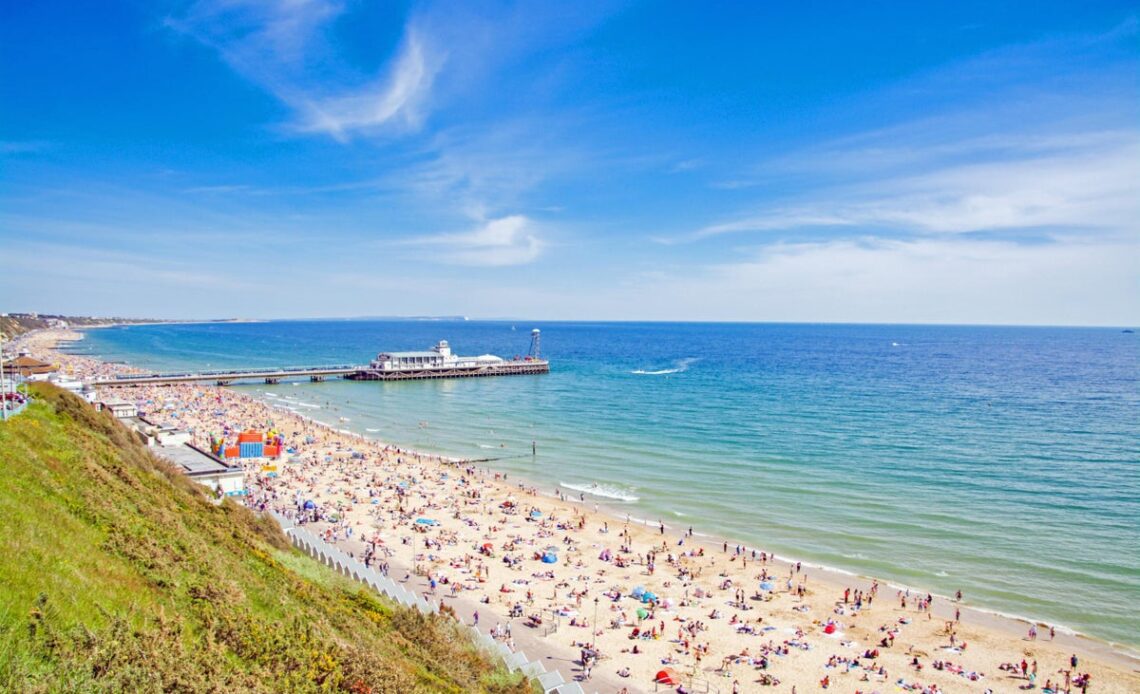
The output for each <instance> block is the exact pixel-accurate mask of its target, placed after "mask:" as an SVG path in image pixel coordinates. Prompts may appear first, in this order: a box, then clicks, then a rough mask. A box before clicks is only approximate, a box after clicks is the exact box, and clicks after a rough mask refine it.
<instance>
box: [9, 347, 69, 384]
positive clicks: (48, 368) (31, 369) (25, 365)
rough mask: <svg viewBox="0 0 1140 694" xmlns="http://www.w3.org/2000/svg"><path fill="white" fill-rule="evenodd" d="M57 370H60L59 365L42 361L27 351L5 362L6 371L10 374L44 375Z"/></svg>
mask: <svg viewBox="0 0 1140 694" xmlns="http://www.w3.org/2000/svg"><path fill="white" fill-rule="evenodd" d="M56 371H59V367H58V366H55V365H54V364H48V363H47V362H43V361H40V360H39V359H36V358H35V357H32V356H30V355H28V354H26V353H25V354H20V355H19V356H18V357H16V358H14V359H9V360H7V361H5V362H4V373H6V374H9V375H11V374H18V375H20V376H23V377H24V378H28V377H30V376H42V375H44V374H50V373H55V372H56Z"/></svg>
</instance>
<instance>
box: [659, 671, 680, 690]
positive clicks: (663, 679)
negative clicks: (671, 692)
mask: <svg viewBox="0 0 1140 694" xmlns="http://www.w3.org/2000/svg"><path fill="white" fill-rule="evenodd" d="M653 681H654V682H655V683H657V684H664V685H668V686H670V687H678V686H680V685H681V676H680V675H678V674H677V671H676V670H674V669H673V668H671V667H666V668H661V669H660V670H658V671H657V674H656V675H655V676H654V677H653Z"/></svg>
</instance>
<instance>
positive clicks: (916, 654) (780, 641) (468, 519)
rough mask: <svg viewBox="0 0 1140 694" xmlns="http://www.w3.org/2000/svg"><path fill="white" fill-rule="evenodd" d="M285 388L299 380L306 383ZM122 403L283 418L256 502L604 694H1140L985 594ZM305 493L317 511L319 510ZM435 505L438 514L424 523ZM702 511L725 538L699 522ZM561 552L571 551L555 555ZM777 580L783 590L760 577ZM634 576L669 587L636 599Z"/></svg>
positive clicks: (1125, 677) (34, 347)
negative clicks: (808, 559) (901, 584)
mask: <svg viewBox="0 0 1140 694" xmlns="http://www.w3.org/2000/svg"><path fill="white" fill-rule="evenodd" d="M69 337H74V335H68V334H67V333H66V332H63V331H42V332H39V333H35V334H32V335H30V336H26V337H25V338H23V339H22V340H21V341H20V343H21V346H22V347H23V348H25V349H28V350H29V351H30V352H31V353H32V354H33V356H36V357H37V358H40V359H44V360H45V361H52V362H55V363H60V364H62V365H64V367H65V369H66V370H68V371H69V372H71V373H72V374H74V375H75V376H77V377H80V378H84V377H91V376H94V375H96V374H102V375H105V374H109V373H114V372H120V371H123V370H125V369H126V367H123V366H119V365H107V364H101V363H99V362H96V361H94V360H91V359H87V358H82V357H77V356H74V355H66V354H61V353H59V352H58V351H55V350H54V349H53V347H54V346H55V344H56V343H57V341H58V340H60V339H67V338H69ZM361 387H368V384H361ZM275 388H276V389H277V392H280V393H281V394H282V395H286V394H288V393H289V391H288V385H287V384H285V385H281V386H276V387H275ZM108 395H111V393H108ZM113 397H117V398H125V399H127V400H133V401H136V402H137V403H138V404H139V405H140V407H141V409H142V410H143V411H144V412H146V413H147V416H148V418H149V419H152V420H156V421H157V422H159V423H162V424H174V425H176V426H179V427H182V428H189V429H190V430H191V431H192V433H193V437H194V440H195V442H196V443H198V444H199V445H203V446H204V445H205V444H206V442H207V440H208V438H209V436H210V434H211V433H214V434H220V433H222V432H223V429H225V430H227V431H229V432H231V434H230V440H231V441H232V440H233V438H234V436H233V433H234V432H237V431H240V430H243V429H246V428H257V429H261V430H264V429H265V428H266V427H268V426H270V425H272V426H273V427H274V428H275V429H277V430H278V431H280V432H282V433H284V435H285V439H286V445H287V446H290V447H292V448H293V450H294V453H292V454H287V455H285V456H283V457H282V459H281V460H280V461H277V463H276V467H277V476H276V477H270V476H269V475H268V473H266V472H264V471H263V470H262V466H263V465H264V464H266V463H267V461H264V460H254V461H244V462H245V471H246V484H247V489H248V490H249V492H250V494H249V496H248V497H247V498H246V502H247V503H248V504H249V505H250V506H252V507H254V508H257V509H261V510H264V509H273V510H275V511H277V512H279V513H283V514H285V515H287V516H289V517H290V518H293V519H294V520H295V521H297V522H303V523H306V527H308V529H309V530H310V531H313V532H315V533H318V534H320V535H321V536H322V537H324V538H325V539H326V540H328V541H330V542H333V543H335V544H337V545H338V546H340V547H341V548H342V549H344V550H345V551H349V552H351V553H353V555H354V556H356V557H357V558H360V559H363V560H366V561H367V562H368V563H370V564H371V565H372V566H374V567H380V568H385V569H387V571H388V572H389V575H390V576H392V577H393V578H396V579H397V580H405V581H406V582H407V584H408V585H409V587H411V588H414V589H415V590H417V591H419V592H420V593H421V594H423V595H424V596H425V597H427V598H428V599H431V600H435V601H440V602H442V603H443V604H445V605H449V606H452V607H454V608H455V610H456V614H457V617H458V618H460V619H462V620H463V621H465V622H466V623H471V622H472V621H474V619H475V613H476V612H477V613H478V625H479V627H480V629H482V630H484V631H488V632H495V633H497V634H498V635H499V637H500V638H501V639H502V640H503V641H504V642H506V643H508V645H511V646H512V647H516V646H517V647H523V648H524V649H525V650H526V652H527V654H528V656H530V658H531V659H532V660H536V659H542V656H543V655H544V654H545V655H547V656H549V659H548V660H547V661H546V665H547V668H548V669H553V668H552V663H554V664H559V663H560V664H561V668H562V669H563V671H564V672H567V673H570V674H572V675H574V676H578V677H582V676H584V675H585V672H584V668H583V666H582V664H581V663H580V662H573V663H572V662H569V661H571V660H578V659H579V653H580V651H581V649H582V648H584V647H587V646H593V648H594V650H596V651H597V653H598V654H599V659H598V660H597V661H596V662H593V663H592V666H591V668H590V670H591V672H590V675H591V679H590V680H589V681H584V682H583V686H584V688H585V689H587V690H588V691H595V690H596V691H604V692H612V691H619V690H620V689H621V688H623V687H624V688H626V689H627V690H628V691H630V692H634V691H654V683H653V678H654V675H655V674H656V673H657V672H658V671H660V670H662V669H663V668H666V667H669V668H673V670H674V671H675V672H676V673H677V674H678V676H679V677H680V679H681V681H682V682H683V684H684V686H685V687H686V688H687V689H688V690H690V691H719V692H732V691H734V687H735V688H737V690H738V691H741V692H748V691H785V692H788V691H798V692H810V691H818V690H820V689H822V688H824V686H825V684H826V685H827V688H829V689H836V690H839V691H848V692H851V691H855V692H888V691H890V692H895V691H900V690H910V691H916V692H943V691H945V692H958V691H963V692H965V691H972V692H984V691H987V690H992V691H995V692H1001V691H1009V692H1012V691H1019V690H1023V689H1026V688H1027V687H1028V685H1029V684H1030V679H1031V678H1030V676H1031V675H1032V673H1034V672H1035V673H1036V676H1035V677H1033V678H1032V679H1033V682H1034V684H1035V687H1036V688H1037V689H1042V688H1044V687H1045V685H1046V684H1047V683H1050V684H1052V685H1053V686H1054V687H1055V688H1056V687H1060V691H1071V692H1076V691H1081V689H1080V688H1079V687H1078V686H1076V685H1074V684H1069V685H1068V686H1067V687H1066V680H1072V679H1073V678H1075V677H1077V676H1078V675H1082V676H1084V675H1087V676H1088V677H1089V679H1090V681H1091V684H1090V686H1089V687H1088V691H1093V692H1137V691H1140V674H1138V670H1137V668H1138V667H1140V661H1137V660H1136V659H1135V658H1134V657H1133V656H1132V654H1130V653H1127V652H1125V651H1122V650H1117V649H1114V648H1112V647H1110V646H1109V645H1108V644H1106V643H1103V642H1101V641H1098V640H1095V639H1092V638H1087V637H1083V636H1079V635H1074V634H1068V633H1061V632H1057V633H1056V634H1055V635H1051V634H1050V629H1049V626H1048V625H1044V624H1041V625H1037V626H1036V629H1037V636H1036V639H1035V640H1031V639H1030V636H1029V633H1028V632H1029V629H1030V625H1029V624H1028V623H1027V622H1023V621H1020V620H1016V619H1010V618H1006V617H1002V616H999V615H995V614H992V613H989V612H985V611H983V610H978V609H974V608H971V607H969V606H968V604H967V603H968V602H969V596H965V599H964V601H963V602H957V601H955V600H953V599H950V598H942V597H933V600H932V605H931V606H929V607H927V606H926V605H925V604H924V603H925V598H926V597H927V596H926V594H925V593H920V592H916V591H914V590H909V591H904V590H899V589H896V588H894V587H891V586H888V585H887V584H886V583H885V582H882V581H875V580H873V579H870V578H866V577H858V576H852V575H847V574H844V573H841V572H836V571H828V570H825V569H823V568H821V567H810V566H806V565H802V566H797V565H794V564H790V563H788V562H785V561H782V560H779V559H776V558H774V557H772V556H771V555H770V554H767V553H766V552H765V551H764V549H763V548H761V547H752V546H747V547H745V546H743V545H740V546H739V549H738V543H735V542H732V541H730V540H727V539H723V540H722V539H715V540H713V539H710V538H707V537H700V536H699V535H690V534H689V528H688V526H685V527H680V526H676V525H673V524H667V525H666V526H664V528H663V529H662V526H659V525H658V524H657V522H653V521H651V522H649V523H648V524H638V523H636V522H632V521H630V520H627V517H626V516H625V515H624V514H623V513H621V512H620V510H615V509H602V508H599V507H597V506H596V505H595V504H594V502H593V501H592V500H589V498H588V497H587V498H586V499H580V498H570V497H561V496H560V495H559V494H558V491H557V490H546V489H542V490H540V489H538V488H536V487H535V486H533V485H532V484H530V483H528V482H526V481H525V480H519V479H515V478H514V477H511V478H509V479H508V478H507V477H506V476H505V475H502V474H499V473H496V472H494V471H493V470H488V469H485V468H480V467H476V466H474V465H471V464H466V463H463V462H459V461H449V460H444V459H441V458H440V457H438V456H432V455H427V454H422V453H417V452H414V451H408V450H402V449H400V448H399V447H397V446H395V445H392V444H386V443H384V442H382V441H377V440H369V439H365V438H363V437H361V436H359V435H355V434H350V433H347V432H342V431H338V430H335V429H333V428H331V427H328V426H324V425H321V424H319V423H317V422H315V421H313V420H311V419H308V418H306V417H304V416H302V415H301V414H298V413H295V412H291V411H288V410H286V409H282V408H280V407H271V406H269V405H267V404H265V403H263V402H261V401H258V400H255V399H254V398H252V397H250V396H248V395H245V394H242V393H238V392H234V391H232V390H228V389H225V388H219V387H215V386H207V385H178V386H142V387H134V388H130V389H127V388H119V389H115V390H114V391H113ZM385 435H386V436H387V437H388V438H389V439H391V440H393V441H398V440H399V438H400V432H399V431H391V432H385ZM545 492H552V493H545ZM306 501H312V502H314V503H315V504H316V505H317V509H316V510H310V511H306V510H304V509H303V506H304V503H305V502H306ZM421 518H426V519H430V520H432V521H435V523H436V524H434V525H427V524H424V523H422V522H421V523H419V524H417V523H416V520H417V519H421ZM693 525H694V528H693V529H694V530H696V531H697V533H712V534H715V532H716V528H709V527H702V526H701V525H700V522H699V519H694V524H693ZM548 548H549V550H550V551H549V552H548ZM546 553H552V554H554V555H555V556H556V557H557V561H556V563H552V564H551V563H544V562H543V561H542V560H541V557H542V555H543V554H546ZM762 581H763V582H765V583H766V584H769V585H770V589H769V590H760V589H759V586H760V584H761V582H762ZM635 588H642V589H644V590H646V591H649V592H652V593H653V594H655V595H656V597H657V600H656V601H649V602H643V601H641V600H638V599H636V598H635V597H633V596H632V595H631V593H633V592H634V591H635ZM512 611H513V612H514V615H515V616H514V617H512V616H511V615H512ZM639 611H642V612H643V613H644V615H645V616H644V617H642V616H639ZM520 615H521V616H520ZM595 615H596V616H595ZM956 615H957V617H956ZM539 620H541V623H540V624H539V623H537V622H538V621H539ZM508 625H509V635H508V633H507V632H508ZM635 633H637V634H638V637H637V638H635V637H634V634H635ZM884 644H885V645H884ZM635 651H636V652H635ZM1074 656H1075V657H1076V659H1077V665H1076V667H1073V666H1072V665H1071V664H1070V661H1071V658H1073V657H1074ZM1023 661H1024V667H1025V673H1026V674H1023V672H1022V665H1023ZM627 674H628V676H626V675H627ZM673 689H675V687H661V688H660V689H659V690H662V691H670V690H673Z"/></svg>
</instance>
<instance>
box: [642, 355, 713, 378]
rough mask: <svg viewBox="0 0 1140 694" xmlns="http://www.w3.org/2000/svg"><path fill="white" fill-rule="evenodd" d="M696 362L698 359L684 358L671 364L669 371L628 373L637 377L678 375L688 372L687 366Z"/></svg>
mask: <svg viewBox="0 0 1140 694" xmlns="http://www.w3.org/2000/svg"><path fill="white" fill-rule="evenodd" d="M698 360H699V357H685V358H684V359H678V360H677V361H675V362H673V368H671V369H660V370H658V371H646V370H644V369H635V370H633V371H630V373H631V374H634V375H637V376H667V375H669V374H680V373H685V372H686V371H688V370H689V366H690V365H692V364H693V362H695V361H698Z"/></svg>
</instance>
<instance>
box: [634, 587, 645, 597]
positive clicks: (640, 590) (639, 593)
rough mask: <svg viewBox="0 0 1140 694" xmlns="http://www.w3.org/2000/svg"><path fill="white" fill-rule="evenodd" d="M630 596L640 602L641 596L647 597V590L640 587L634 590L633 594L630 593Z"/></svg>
mask: <svg viewBox="0 0 1140 694" xmlns="http://www.w3.org/2000/svg"><path fill="white" fill-rule="evenodd" d="M630 595H632V596H633V597H635V598H637V599H638V600H640V599H641V596H642V595H645V588H642V587H641V586H638V587H636V588H634V589H633V591H632V592H630Z"/></svg>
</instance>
